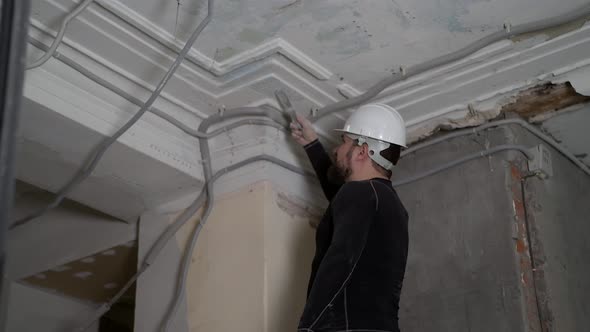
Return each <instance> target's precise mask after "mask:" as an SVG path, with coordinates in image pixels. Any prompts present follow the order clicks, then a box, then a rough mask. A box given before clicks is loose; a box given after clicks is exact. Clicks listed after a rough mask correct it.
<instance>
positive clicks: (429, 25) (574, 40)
mask: <svg viewBox="0 0 590 332" xmlns="http://www.w3.org/2000/svg"><path fill="white" fill-rule="evenodd" d="M76 4H77V2H74V1H72V0H33V9H32V18H31V30H30V36H31V44H30V47H29V61H31V60H32V59H35V58H38V57H39V56H40V54H41V53H42V51H41V50H40V49H39V48H38V43H43V44H45V45H50V44H51V42H52V40H53V37H52V35H55V31H56V30H57V29H58V27H59V24H60V22H61V20H62V19H63V17H64V16H65V15H66V14H67V13H68V12H70V11H71V10H72V9H73V8H74V7H75V6H76ZM584 4H586V1H584V0H567V1H561V2H556V1H552V0H517V1H515V0H487V1H486V0H484V1H477V0H474V1H471V0H425V1H418V2H417V1H410V0H399V1H385V0H372V1H370V2H368V1H352V0H338V1H336V0H324V1H307V0H273V1H265V0H239V1H238V0H217V1H216V2H215V7H214V14H213V19H212V21H211V23H210V24H209V25H208V26H207V27H206V28H205V30H204V31H203V33H202V34H201V35H200V36H199V39H198V40H197V42H196V44H195V46H194V47H193V49H192V50H191V52H190V53H189V55H188V56H187V58H186V60H185V61H184V62H183V64H182V66H181V67H180V68H179V70H178V71H177V74H176V75H175V76H174V77H173V78H172V79H171V80H170V82H169V84H168V86H167V87H166V89H165V90H164V92H163V93H162V95H161V97H160V98H158V100H157V101H156V103H155V107H156V108H158V109H160V110H162V111H163V112H164V113H166V114H168V115H170V116H172V117H174V118H175V119H177V120H179V121H181V122H182V123H184V124H185V125H187V126H189V127H192V128H196V127H197V126H198V124H199V123H200V121H201V120H202V119H203V118H205V117H207V116H209V115H210V114H213V113H215V112H217V111H218V110H219V109H220V108H232V107H239V106H246V105H253V106H257V105H263V104H270V105H273V106H276V102H275V100H274V97H273V92H274V90H275V89H277V88H278V87H281V88H283V89H284V90H286V91H287V93H288V94H289V96H290V97H291V99H292V101H293V103H294V105H295V106H296V107H297V109H298V110H300V111H301V112H307V111H308V110H310V109H317V108H320V107H323V106H326V105H329V104H332V103H334V102H337V101H342V100H345V99H346V98H349V97H353V96H356V95H359V94H361V93H363V92H364V91H366V90H367V89H368V88H369V87H371V86H372V85H373V84H375V83H377V82H378V81H379V80H380V79H382V78H384V77H387V76H389V75H391V74H392V73H394V72H399V70H400V67H404V68H407V67H409V66H412V65H416V64H420V63H422V62H424V61H427V60H430V59H432V58H435V57H437V56H441V55H443V54H446V53H449V52H452V51H455V50H457V49H459V48H461V47H464V46H467V45H468V44H470V43H471V42H474V41H476V40H478V39H480V38H482V37H484V36H487V35H489V34H491V33H493V32H495V31H498V30H500V29H502V27H503V26H504V25H505V24H508V25H512V26H515V25H518V24H522V23H527V22H531V21H534V20H541V19H544V18H549V17H554V16H556V15H560V14H564V13H567V12H571V11H572V10H576V9H577V8H579V7H580V6H581V5H584ZM205 14H206V7H205V1H203V0H200V1H196V0H191V1H189V0H120V1H116V0H95V2H94V3H93V4H91V5H90V7H89V8H88V9H87V10H85V11H84V12H83V13H82V14H81V15H80V16H78V18H77V19H75V20H74V21H72V22H71V24H70V25H69V27H68V30H67V32H66V37H65V39H64V41H63V43H62V44H61V45H60V48H59V49H58V51H59V53H60V56H59V58H54V59H52V60H50V61H49V62H47V63H46V64H45V65H44V66H43V67H41V68H38V69H34V70H31V71H28V72H27V79H26V83H25V97H26V100H25V110H24V111H23V113H24V115H23V118H24V119H25V120H23V121H21V134H20V138H21V140H20V143H19V155H18V159H19V160H18V162H19V164H20V165H23V167H21V168H20V169H19V174H18V176H19V178H20V179H21V180H24V181H26V182H29V183H32V184H35V185H37V186H39V187H42V188H44V189H48V190H51V191H55V190H57V189H58V188H59V187H60V186H61V184H63V183H65V182H66V181H67V180H68V179H69V178H70V177H71V176H72V174H73V173H74V171H75V170H76V169H77V168H78V167H79V165H80V163H81V162H82V161H83V160H84V159H85V158H86V157H87V153H88V151H90V150H91V149H92V148H93V147H94V146H96V144H97V142H98V141H99V140H100V139H101V138H104V137H105V136H107V135H111V134H112V133H113V132H114V131H115V130H116V129H117V128H119V127H120V126H121V125H122V124H123V123H124V121H126V120H127V119H128V118H129V117H130V116H131V114H133V113H134V112H136V111H137V110H138V107H137V106H136V105H134V104H132V103H130V102H129V101H128V100H125V99H124V98H122V97H121V96H120V94H117V93H114V92H113V91H112V89H107V88H104V87H103V86H100V85H99V84H97V82H96V80H94V81H93V80H91V79H89V78H88V75H84V74H83V73H81V72H80V70H77V69H75V68H74V67H72V63H74V64H76V65H78V66H80V67H82V68H84V70H86V71H88V72H90V73H93V74H94V75H97V76H99V77H100V78H102V79H104V80H106V81H108V82H109V83H110V84H112V85H114V86H116V87H117V88H118V89H120V90H123V91H125V92H126V93H128V94H130V95H133V96H134V97H136V98H138V99H140V100H146V99H147V97H148V96H149V93H150V92H151V91H152V90H153V88H154V86H155V85H156V84H157V82H158V81H159V80H160V78H161V77H162V76H163V75H164V73H165V71H166V70H167V69H168V67H169V65H170V64H171V63H172V61H173V59H174V57H175V56H176V54H177V52H178V50H179V49H180V48H182V46H183V45H184V41H185V40H186V38H187V37H188V35H189V34H190V33H192V30H193V29H194V28H195V27H196V26H197V25H198V24H199V22H200V21H201V20H202V19H203V17H204V16H205ZM574 23H575V24H573V25H570V26H566V27H563V28H560V29H553V30H549V31H545V32H542V33H540V34H537V35H532V36H527V37H526V38H516V39H514V40H506V41H502V42H498V43H495V44H493V45H490V46H488V47H486V48H485V49H483V50H480V51H478V52H476V53H475V54H473V55H471V56H469V57H467V58H465V59H463V60H460V61H458V62H455V63H452V64H449V65H445V66H443V67H441V68H437V69H433V70H430V71H427V72H425V73H423V74H420V75H417V76H414V77H411V78H409V79H407V80H405V81H403V82H400V83H397V84H395V85H393V86H391V87H389V88H388V89H386V90H385V91H384V92H383V93H382V94H380V95H379V96H378V97H377V98H376V100H378V101H380V102H384V103H388V104H390V105H392V106H394V107H396V108H397V109H398V110H399V111H400V113H401V114H402V116H403V117H404V119H405V120H406V122H407V125H408V129H409V135H410V140H412V141H413V140H416V139H418V138H421V137H423V136H425V135H428V134H429V133H431V132H432V131H433V130H434V129H435V128H437V127H439V126H440V125H441V124H445V125H447V126H450V127H462V126H467V125H474V124H477V123H481V122H483V121H486V120H488V119H490V118H494V117H496V116H497V115H498V114H499V112H500V111H501V108H502V105H503V104H505V103H507V102H509V101H510V98H512V97H513V96H514V95H516V94H518V92H519V91H522V90H524V89H527V88H530V87H531V86H535V85H539V84H542V83H546V82H556V83H562V82H566V81H569V80H570V78H571V76H572V75H574V74H575V73H577V72H579V71H580V70H582V69H587V68H588V66H590V60H588V59H590V57H589V56H588V55H589V54H590V25H589V24H584V23H585V22H584V21H580V22H577V23H576V22H574ZM35 43H37V44H35ZM35 45H37V46H35ZM469 109H471V111H469ZM346 115H347V114H346V112H343V113H339V114H333V115H330V116H326V117H325V118H322V119H320V120H319V121H317V122H316V126H317V128H318V130H319V131H320V133H321V134H322V135H323V137H324V139H326V140H329V139H330V138H331V136H330V134H329V133H330V129H332V128H335V127H337V126H339V125H340V124H341V123H342V121H343V120H344V119H345V117H346ZM41 117H42V118H43V121H39V120H36V119H40V118H41ZM47 123H51V126H47V125H46V124H47ZM210 144H211V147H212V151H213V159H214V168H220V167H223V166H225V165H227V164H231V163H233V162H235V161H237V160H242V159H244V158H246V157H249V156H252V155H256V154H260V153H272V154H274V155H276V156H278V157H279V158H281V159H283V160H285V161H288V162H290V163H294V164H299V165H302V166H307V165H306V163H305V161H304V158H302V153H301V151H299V150H298V149H297V148H296V147H294V146H293V145H292V143H290V141H289V138H288V137H285V135H284V134H283V133H279V132H277V131H276V130H275V129H268V128H261V127H257V128H254V127H251V128H242V129H239V130H235V131H233V132H232V133H228V134H227V135H221V136H219V137H217V138H215V139H213V140H211V142H210ZM196 145H197V141H196V139H194V138H192V137H190V136H188V135H186V134H185V133H183V132H182V131H180V130H179V129H177V128H175V127H173V126H171V125H170V124H169V123H167V122H166V121H164V120H162V119H161V118H159V117H157V116H155V115H153V114H146V115H145V116H144V117H142V119H141V120H140V122H138V123H137V124H136V125H135V126H134V127H133V128H132V130H130V131H129V132H128V133H127V134H126V135H124V136H123V137H121V139H120V140H119V141H118V142H117V143H116V144H115V145H114V146H113V151H111V152H109V153H107V155H105V162H104V163H101V165H99V167H98V168H97V170H96V172H95V173H94V174H93V176H92V177H91V178H90V179H89V180H88V181H87V183H88V184H86V185H82V186H81V189H79V190H77V191H75V192H74V193H73V194H72V195H71V196H70V197H71V198H73V199H75V200H78V201H80V202H82V203H84V204H87V205H90V206H93V207H95V208H97V209H99V210H101V211H105V212H107V213H110V214H112V215H115V216H117V217H120V218H122V219H126V220H132V219H133V218H134V217H135V216H137V214H138V213H140V212H141V211H142V210H145V209H146V208H151V207H154V206H159V205H162V204H166V203H168V202H170V201H172V200H176V199H185V198H186V197H185V196H187V195H188V196H190V195H193V194H192V193H194V192H195V191H196V190H198V189H199V188H200V187H201V186H202V182H203V176H202V166H201V161H200V156H199V155H198V154H197V153H196V152H197V149H196ZM35 165H44V167H46V168H48V169H51V170H52V173H51V174H52V175H48V174H47V172H42V171H41V170H40V169H39V167H34V166H35ZM254 173H255V174H257V175H255V176H254V175H251V174H254ZM265 173H268V172H261V173H256V171H248V174H250V175H251V176H252V178H255V177H259V178H260V177H261V178H264V177H265V176H268V175H267V174H265ZM129 201H133V204H125V203H122V202H129Z"/></svg>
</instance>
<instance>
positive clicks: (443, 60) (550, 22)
mask: <svg viewBox="0 0 590 332" xmlns="http://www.w3.org/2000/svg"><path fill="white" fill-rule="evenodd" d="M588 15H590V5H586V6H583V7H581V8H580V9H578V10H576V11H573V12H570V13H567V14H565V15H560V16H556V17H553V18H549V19H546V20H543V21H535V22H532V23H527V24H523V25H519V26H515V27H512V28H511V29H509V30H510V31H499V32H496V33H494V34H492V35H489V36H487V37H484V38H482V39H480V40H478V41H476V42H474V43H472V44H470V45H468V46H467V47H464V48H463V49H460V50H458V51H456V52H453V53H450V54H448V55H445V56H442V57H438V58H435V59H433V60H430V61H428V62H426V63H423V64H420V65H417V66H414V67H411V68H409V69H408V70H407V71H406V72H405V75H403V76H393V77H388V78H386V79H384V80H382V81H381V82H379V83H377V84H376V85H374V86H373V87H371V88H370V89H369V90H368V91H367V92H365V93H364V94H362V95H360V96H357V97H354V98H350V99H347V100H344V101H341V102H337V103H335V104H332V105H328V106H326V107H324V108H322V109H320V110H318V113H317V116H316V117H314V118H312V120H314V121H315V120H317V119H319V118H321V117H323V116H325V115H327V114H330V113H333V112H338V111H340V110H343V109H346V108H350V107H355V106H358V105H360V104H362V103H364V102H367V101H369V100H370V99H372V98H373V97H375V96H377V95H378V94H379V93H380V92H381V91H383V90H384V89H385V88H387V87H388V86H390V85H392V84H394V83H397V82H399V81H402V80H405V79H407V78H409V77H410V76H414V75H418V74H420V73H423V72H425V71H427V70H430V69H433V68H435V67H436V66H443V65H446V64H448V63H451V62H454V61H457V60H460V59H461V58H463V57H466V56H469V55H470V54H473V53H474V52H476V51H478V50H480V49H482V48H484V47H486V46H488V45H490V44H492V43H494V42H497V41H499V40H502V39H504V38H510V37H514V36H517V35H520V34H527V33H533V32H536V31H541V30H544V29H548V28H553V27H556V26H560V25H563V24H565V23H568V22H571V21H576V20H579V19H582V18H584V17H586V16H588ZM185 47H186V46H185ZM111 87H112V85H111ZM154 92H155V91H154ZM126 99H128V100H129V98H126ZM146 104H147V103H146ZM144 106H145V105H144ZM150 106H151V105H150ZM142 108H143V107H142ZM148 108H149V107H148ZM155 112H156V113H160V114H159V115H160V116H161V117H163V118H167V119H166V120H167V121H170V120H171V117H170V116H168V115H165V113H163V112H158V111H155ZM130 122H131V121H130ZM182 127H184V128H182ZM182 127H179V128H181V129H182V130H184V131H185V132H186V131H187V130H186V129H188V128H186V126H182ZM122 129H123V128H122ZM118 133H119V132H118ZM121 134H122V132H121ZM197 135H199V133H197ZM111 144H112V143H111ZM108 146H110V144H109V145H108ZM108 146H106V147H107V148H108ZM554 147H555V146H554ZM557 149H558V150H560V152H561V151H563V149H562V148H561V147H557ZM102 153H104V150H102ZM102 153H101V154H100V155H97V156H96V157H95V158H93V162H91V163H93V164H94V166H95V165H96V163H97V162H98V161H99V160H100V157H102ZM567 156H568V158H570V159H571V156H572V155H571V153H570V154H569V155H567ZM573 158H574V159H571V160H572V161H574V163H576V165H578V166H579V167H581V168H582V169H583V170H584V171H585V172H586V173H589V174H590V172H589V171H588V168H587V167H586V166H585V165H584V164H583V163H581V162H580V161H579V160H577V158H575V156H574V157H573ZM84 173H87V174H89V172H83V174H84ZM77 175H81V173H78V174H77ZM86 176H87V175H86ZM78 178H81V179H82V180H83V179H84V177H82V176H80V177H78V176H76V177H75V178H74V179H73V180H72V181H71V182H70V183H68V184H67V185H66V186H65V187H64V188H62V190H60V191H58V196H57V198H56V200H55V201H54V202H53V203H52V204H50V205H49V206H47V207H46V208H44V209H42V210H40V211H38V212H37V213H35V214H34V215H32V216H29V217H27V218H24V219H21V220H18V221H16V223H14V224H13V225H12V226H11V228H14V227H15V226H17V225H20V224H23V223H26V222H28V221H29V220H31V219H34V218H36V217H38V216H40V215H42V214H43V213H45V212H46V211H48V210H50V209H51V208H53V207H55V206H57V205H58V204H59V202H61V200H63V199H64V198H65V196H66V195H67V194H68V193H69V191H70V189H71V188H73V187H74V186H75V185H76V184H77V183H79V182H80V181H78ZM64 189H65V190H64Z"/></svg>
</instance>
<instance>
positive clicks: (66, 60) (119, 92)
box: [29, 38, 284, 138]
mask: <svg viewBox="0 0 590 332" xmlns="http://www.w3.org/2000/svg"><path fill="white" fill-rule="evenodd" d="M29 42H30V43H31V44H32V45H33V46H35V47H37V48H39V49H42V50H46V51H47V50H48V49H49V48H48V47H47V46H45V45H44V44H43V43H41V42H40V41H38V40H35V39H33V38H31V39H30V40H29ZM55 58H56V59H58V60H59V61H61V62H63V63H64V64H66V65H68V66H69V67H71V68H72V69H74V70H75V71H77V72H79V73H80V74H82V75H84V76H85V77H86V78H88V79H90V80H91V81H93V82H94V83H97V84H99V85H100V86H102V87H104V88H106V89H107V90H110V91H112V92H114V93H115V94H117V95H119V96H120V97H121V98H123V99H125V100H127V101H128V102H130V103H132V104H134V105H136V106H138V107H143V102H142V101H141V100H140V99H139V98H136V97H134V96H132V95H131V94H129V93H127V92H126V91H125V90H123V89H121V88H119V87H118V86H116V85H114V84H112V83H110V82H109V81H107V80H105V79H104V78H102V77H101V76H99V75H96V74H94V73H93V72H91V71H90V70H88V69H87V68H86V67H84V66H82V65H80V64H79V63H77V62H76V61H74V60H72V59H70V58H68V57H66V56H65V55H63V54H61V53H59V52H55ZM263 107H266V108H269V109H274V110H276V111H277V112H280V110H278V109H276V108H274V107H271V106H270V105H264V106H263ZM149 112H150V113H152V114H154V115H156V116H158V117H160V118H162V119H163V120H165V121H168V122H169V123H170V124H171V125H173V126H175V127H177V128H178V129H180V130H182V131H184V132H185V133H187V134H188V135H191V136H193V137H196V138H212V137H215V136H217V135H219V133H220V132H223V131H229V130H231V129H234V128H236V127H240V126H242V125H245V124H250V125H261V126H269V127H274V128H277V129H284V127H282V126H280V125H278V124H276V123H275V122H272V121H268V120H264V119H253V120H248V119H247V120H243V121H240V122H236V123H233V124H231V125H229V126H228V127H223V128H219V129H218V130H216V131H213V132H211V133H202V132H199V131H198V130H195V129H193V128H190V127H189V126H187V125H185V124H184V123H182V122H181V121H178V120H177V119H176V118H175V117H173V116H172V115H169V114H167V113H165V112H164V111H162V110H160V109H158V108H156V107H154V106H152V107H151V108H150V109H149Z"/></svg>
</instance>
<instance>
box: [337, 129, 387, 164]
mask: <svg viewBox="0 0 590 332" xmlns="http://www.w3.org/2000/svg"><path fill="white" fill-rule="evenodd" d="M348 136H349V137H350V138H352V139H353V140H355V143H356V145H358V146H363V144H365V143H367V146H368V147H369V158H371V159H372V160H373V161H374V162H376V163H377V164H378V165H379V166H381V167H383V168H385V169H386V170H388V171H390V170H392V169H393V167H394V165H393V163H392V162H391V161H389V160H387V159H385V158H384V157H383V156H382V155H381V151H383V150H385V149H387V148H389V146H390V145H391V144H390V143H387V142H382V141H379V140H376V139H371V138H367V137H364V136H359V135H354V134H348Z"/></svg>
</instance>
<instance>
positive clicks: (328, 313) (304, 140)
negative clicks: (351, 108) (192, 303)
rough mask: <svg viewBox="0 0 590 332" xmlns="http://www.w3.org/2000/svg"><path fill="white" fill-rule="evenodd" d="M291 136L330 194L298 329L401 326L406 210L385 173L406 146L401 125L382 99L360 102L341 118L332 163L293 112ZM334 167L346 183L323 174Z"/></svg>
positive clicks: (329, 331) (383, 331) (385, 330)
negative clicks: (342, 121)
mask: <svg viewBox="0 0 590 332" xmlns="http://www.w3.org/2000/svg"><path fill="white" fill-rule="evenodd" d="M297 121H298V122H299V125H301V126H298V125H297V123H292V124H291V129H292V136H293V138H294V139H295V141H296V142H298V143H299V144H301V145H302V146H304V148H305V151H306V152H307V155H308V157H309V159H310V161H311V163H312V165H313V168H314V170H315V172H316V174H317V176H318V178H319V180H320V184H321V186H322V189H323V191H324V194H325V195H326V198H327V199H328V200H329V201H330V205H329V207H328V209H327V211H326V213H325V215H324V217H323V218H322V220H321V222H320V224H319V226H318V228H317V231H316V254H315V257H314V259H313V263H312V271H311V277H310V280H309V286H308V290H307V303H306V305H305V309H304V311H303V315H302V317H301V320H300V323H299V328H298V331H305V332H336V331H367V332H369V331H380V332H389V331H392V332H394V331H399V326H398V310H399V299H400V293H401V288H402V282H403V277H404V272H405V268H406V260H407V252H408V214H407V212H406V209H405V208H404V206H403V204H402V203H401V201H400V199H399V198H398V196H397V193H396V192H395V190H394V189H393V187H392V185H391V182H390V180H389V178H390V177H391V173H392V168H393V166H394V165H395V164H396V163H397V161H398V159H399V156H400V151H401V147H405V144H406V137H405V134H406V132H405V124H404V122H403V119H402V118H401V116H400V115H399V114H398V113H397V111H396V110H395V109H393V108H391V107H389V106H387V105H381V104H371V105H365V106H362V107H360V108H359V109H358V110H357V111H356V112H354V113H353V114H352V115H351V116H350V118H349V119H348V120H347V121H346V124H345V126H344V129H341V130H338V132H339V133H341V140H342V141H341V143H340V145H339V146H338V147H336V148H335V149H334V151H333V154H334V161H335V164H334V165H333V164H332V161H331V160H330V158H329V156H328V154H327V153H326V151H325V150H324V148H323V147H322V145H321V143H320V142H319V141H318V139H317V134H316V132H315V131H314V129H313V126H312V124H311V123H310V122H309V121H308V120H307V119H305V118H304V117H303V116H299V115H298V116H297ZM331 170H336V171H337V173H338V174H339V175H340V176H341V177H342V179H343V180H344V184H337V183H334V181H332V180H331V179H330V178H329V174H330V173H331Z"/></svg>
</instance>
